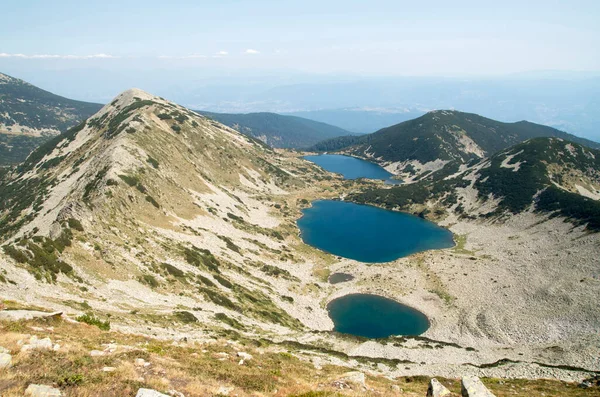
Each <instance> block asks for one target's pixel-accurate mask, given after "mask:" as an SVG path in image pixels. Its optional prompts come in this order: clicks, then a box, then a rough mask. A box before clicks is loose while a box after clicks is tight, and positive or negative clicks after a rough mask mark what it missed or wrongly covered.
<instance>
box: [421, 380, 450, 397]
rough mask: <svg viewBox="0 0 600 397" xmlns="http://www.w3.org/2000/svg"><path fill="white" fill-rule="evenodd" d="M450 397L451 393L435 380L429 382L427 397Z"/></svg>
mask: <svg viewBox="0 0 600 397" xmlns="http://www.w3.org/2000/svg"><path fill="white" fill-rule="evenodd" d="M450 395H452V392H451V391H450V390H448V389H447V388H446V386H444V385H442V384H441V383H440V382H439V381H438V380H437V379H435V378H432V379H431V380H430V381H429V388H428V389H427V397H445V396H450Z"/></svg>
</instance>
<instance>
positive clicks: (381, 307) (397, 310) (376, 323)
mask: <svg viewBox="0 0 600 397" xmlns="http://www.w3.org/2000/svg"><path fill="white" fill-rule="evenodd" d="M327 310H328V311H329V317H331V320H332V321H333V323H334V325H335V326H334V328H333V329H334V331H337V332H341V333H344V334H351V335H358V336H364V337H366V338H386V337H388V336H391V335H412V336H415V335H420V334H422V333H423V332H425V331H426V330H427V329H428V328H429V320H428V319H427V317H426V316H425V315H424V314H423V313H421V312H420V311H418V310H416V309H413V308H411V307H408V306H405V305H402V304H400V303H398V302H396V301H394V300H391V299H388V298H384V297H382V296H377V295H369V294H352V295H345V296H342V297H341V298H338V299H334V300H333V301H331V302H329V304H328V305H327Z"/></svg>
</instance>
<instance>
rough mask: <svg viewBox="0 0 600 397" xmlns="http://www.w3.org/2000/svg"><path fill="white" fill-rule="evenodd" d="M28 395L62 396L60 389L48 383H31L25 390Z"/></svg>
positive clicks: (34, 396) (35, 396) (43, 396)
mask: <svg viewBox="0 0 600 397" xmlns="http://www.w3.org/2000/svg"><path fill="white" fill-rule="evenodd" d="M25 395H26V396H31V397H61V396H62V393H61V392H60V390H58V389H55V388H54V387H51V386H46V385H29V386H28V387H27V390H25Z"/></svg>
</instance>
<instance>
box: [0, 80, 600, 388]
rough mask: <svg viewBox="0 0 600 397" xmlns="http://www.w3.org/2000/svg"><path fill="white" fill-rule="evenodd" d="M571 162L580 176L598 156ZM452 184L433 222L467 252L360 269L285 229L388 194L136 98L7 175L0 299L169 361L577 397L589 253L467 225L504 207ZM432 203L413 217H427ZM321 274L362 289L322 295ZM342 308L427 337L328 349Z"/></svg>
mask: <svg viewBox="0 0 600 397" xmlns="http://www.w3.org/2000/svg"><path fill="white" fill-rule="evenodd" d="M552 142H554V141H552ZM557 142H562V141H557ZM560 145H562V146H560ZM560 145H559V146H560V147H563V148H564V150H563V151H564V152H565V156H566V155H567V153H571V150H569V149H568V148H570V146H567V145H568V144H567V143H566V142H562V143H561V144H560ZM572 145H573V147H572V151H573V153H575V154H574V155H573V156H575V155H576V157H577V159H578V160H577V162H579V161H584V160H583V158H584V157H585V158H588V157H589V153H592V154H594V156H595V153H596V152H590V151H588V150H587V149H581V150H580V149H579V146H575V145H574V144H572ZM544 151H545V149H544V150H542V152H544ZM513 154H514V153H513V152H506V153H505V155H506V156H511V155H513ZM580 157H581V158H580ZM565 158H566V157H565ZM513 160H516V161H519V159H517V157H516V155H515V157H514V159H513ZM589 161H591V160H589ZM502 162H503V160H501V161H500V163H501V164H502ZM514 164H515V162H514V161H507V162H506V165H507V166H513V165H514ZM565 164H566V165H565V166H564V169H568V168H569V167H571V168H572V166H571V163H565ZM585 164H588V163H587V162H586V163H585ZM589 164H591V163H589ZM524 167H525V164H522V165H521V168H522V169H524ZM481 168H482V169H483V168H484V164H481ZM501 168H503V167H501ZM514 168H515V167H513V168H512V169H514ZM521 168H520V169H521ZM512 169H511V172H513V171H512ZM445 172H446V175H445V176H443V177H440V178H437V180H438V181H440V180H444V179H443V178H445V177H446V176H448V177H451V178H449V180H450V179H455V180H459V179H461V180H463V181H465V182H463V184H465V186H462V185H461V186H456V188H455V190H456V192H457V193H456V195H457V201H456V202H455V203H451V202H448V203H445V204H443V206H444V208H451V207H453V206H456V208H451V211H448V212H447V213H445V217H444V219H443V224H444V225H445V226H447V227H449V228H450V230H451V231H452V232H453V233H455V234H456V236H457V242H458V243H459V244H458V246H457V247H455V248H453V249H448V250H440V251H428V252H426V253H421V254H416V255H412V256H410V257H406V258H401V259H398V260H396V261H393V262H390V263H384V264H371V265H369V266H367V265H366V264H364V263H360V262H356V261H352V260H348V259H343V258H339V257H335V256H333V255H330V254H327V253H324V252H321V251H318V250H316V249H314V248H311V247H309V246H307V245H305V244H303V243H302V241H301V239H300V237H299V236H298V229H297V227H296V224H295V221H296V219H297V218H298V217H299V216H300V214H301V212H300V210H301V209H302V208H303V207H304V206H306V205H309V201H310V200H313V199H316V198H341V197H351V196H353V197H355V198H356V199H357V200H358V199H359V198H358V197H359V196H358V194H357V193H360V192H370V191H374V189H375V190H376V189H378V188H381V186H382V184H381V183H380V182H375V181H361V180H358V181H343V180H341V179H339V177H336V176H333V175H331V174H328V173H325V172H323V171H322V170H320V169H319V167H316V166H314V165H312V164H311V163H309V162H307V161H305V160H303V159H302V158H301V157H300V155H299V154H296V153H290V152H286V151H274V150H272V149H271V148H269V147H268V146H266V145H264V143H262V142H261V141H259V140H256V139H253V138H251V137H248V136H245V135H242V134H240V133H238V132H237V131H235V130H233V129H230V128H228V127H226V126H224V125H222V124H219V123H217V122H215V121H212V120H209V119H207V118H204V117H202V116H200V115H198V114H196V113H194V112H191V111H189V110H188V109H185V108H183V107H180V106H178V105H176V104H174V103H171V102H168V101H166V100H164V99H161V98H158V97H155V96H153V95H150V94H148V93H145V92H143V91H140V90H129V91H126V92H124V93H123V94H121V95H119V96H118V97H117V98H116V99H115V100H114V101H112V102H111V103H110V104H109V105H106V106H105V107H104V108H102V109H101V110H100V111H99V112H98V113H97V114H95V115H94V116H93V117H91V118H90V119H88V120H87V121H86V122H85V123H82V124H81V125H79V126H78V127H76V128H73V129H71V130H69V131H67V132H66V133H65V134H63V135H60V136H58V137H56V138H55V139H52V140H51V141H49V142H48V143H47V144H45V145H44V146H42V147H40V148H39V149H38V150H36V151H35V152H33V153H32V154H31V156H29V158H28V159H27V161H25V162H24V163H22V164H21V165H19V166H18V167H15V168H13V169H11V170H10V171H8V172H7V171H5V170H4V171H3V172H2V173H1V174H0V236H1V238H2V249H3V253H2V254H0V269H2V271H1V273H0V296H1V297H2V298H3V299H4V300H9V301H11V302H14V301H17V302H19V304H21V305H26V306H32V305H34V306H39V307H42V308H46V309H52V310H60V311H64V312H65V313H66V314H67V315H68V316H69V317H71V318H79V319H80V321H82V322H89V323H91V324H95V325H99V326H101V327H107V321H108V322H110V327H111V329H112V330H115V331H119V332H124V333H137V334H144V335H147V336H153V337H155V338H156V339H161V340H165V341H167V342H165V343H169V341H171V342H172V341H185V340H187V341H189V342H190V343H203V341H207V340H211V341H212V340H219V339H221V338H227V339H236V340H238V341H240V343H243V344H244V346H246V347H247V346H250V345H254V346H256V345H257V344H260V345H262V344H263V343H265V344H268V345H270V346H272V347H273V349H280V350H278V351H286V352H288V351H290V352H293V353H294V354H295V355H296V356H298V357H300V358H301V359H302V360H305V362H310V365H311V366H313V367H315V368H321V369H323V368H328V367H329V366H330V365H336V366H343V367H345V368H347V369H348V368H352V369H353V370H359V371H369V372H370V373H374V374H379V375H385V376H389V377H400V376H416V375H430V376H442V377H449V378H455V377H460V376H465V375H477V376H487V377H523V378H558V379H563V380H571V381H573V380H580V379H583V378H584V377H588V376H589V375H590V373H592V372H593V371H599V370H600V368H599V366H598V365H599V364H598V362H597V357H598V348H597V346H598V343H597V342H598V336H597V332H596V330H597V324H598V323H600V319H598V314H597V313H599V312H600V311H598V310H597V309H598V303H597V296H598V294H600V289H599V288H600V285H599V284H598V280H597V279H596V278H595V276H594V272H595V271H596V270H595V269H596V267H597V266H596V258H597V257H598V255H599V254H600V253H599V252H598V251H599V248H598V244H597V242H598V239H597V234H590V233H589V232H588V231H587V230H585V225H583V224H582V225H580V226H577V227H574V226H573V225H572V224H571V223H566V222H564V219H565V217H564V216H563V215H561V214H558V216H556V217H554V218H549V217H548V216H547V214H538V213H535V212H531V211H525V212H522V213H519V214H517V215H514V216H511V217H509V218H508V221H507V222H504V223H499V222H496V220H495V218H494V219H492V218H481V219H480V218H471V217H465V216H461V215H460V214H459V211H458V210H457V208H458V203H459V201H460V202H461V203H462V205H463V207H464V208H465V211H467V209H468V211H471V206H470V204H469V203H473V206H475V204H477V203H478V206H479V207H477V208H482V209H483V208H487V207H486V206H492V204H493V205H494V206H495V207H497V204H496V203H497V202H498V198H489V199H487V201H486V202H485V203H484V202H483V199H480V198H478V195H477V192H476V191H475V190H474V189H475V188H474V187H472V186H471V185H469V186H466V184H467V183H470V182H469V180H472V179H473V177H472V176H470V175H471V173H475V172H477V170H476V169H474V168H468V169H467V168H464V167H463V169H461V167H460V166H457V167H455V169H446V171H445ZM459 173H460V174H459ZM454 174H457V175H454ZM586 175H587V174H586ZM590 175H591V174H590ZM586 178H587V176H586ZM590 178H591V177H590ZM476 179H477V180H479V181H481V182H483V179H484V178H476ZM581 183H583V182H581V181H579V182H578V183H577V185H580V186H584V187H585V186H587V187H586V189H592V187H591V185H590V184H591V183H592V180H591V179H590V180H589V183H588V182H586V184H583V185H582V184H581ZM572 185H573V188H574V189H577V187H576V186H575V183H574V180H573V181H572ZM410 186H420V184H419V183H417V184H413V185H410ZM563 186H565V187H566V186H571V185H568V184H567V182H563ZM460 189H463V190H460ZM392 191H394V192H395V191H397V190H391V189H386V190H385V192H392ZM590 191H591V190H590ZM446 195H449V194H446ZM463 196H464V197H465V198H464V199H463V200H461V197H463ZM414 197H415V199H416V198H417V197H418V196H414ZM443 198H444V197H442V196H440V200H442V199H443ZM435 200H437V199H435ZM435 200H434V199H428V200H427V201H426V202H423V203H420V205H421V208H420V211H422V210H423V209H424V207H423V206H428V207H430V208H431V210H432V213H433V214H436V210H437V209H442V208H441V205H440V206H437V207H436V204H437V203H438V201H439V200H438V201H435ZM467 200H469V201H467ZM439 202H440V203H441V201H439ZM415 208H416V207H415ZM473 208H475V207H473ZM412 209H413V208H411V210H412ZM484 212H485V213H487V212H489V211H483V210H480V211H479V213H484ZM477 213H478V212H476V211H475V210H473V213H472V214H470V215H471V216H475V215H476V214H477ZM440 216H441V215H440ZM565 236H568V237H569V238H568V239H566V238H565ZM532 253H533V255H532ZM332 272H344V273H349V274H351V275H353V276H354V279H353V280H351V281H348V282H344V283H340V284H335V285H332V284H329V283H328V282H327V278H328V275H329V274H330V273H332ZM581 280H584V281H581ZM581 283H583V284H581ZM532 285H535V286H536V288H535V289H532ZM465 286H468V288H466V287H465ZM581 286H585V288H581ZM576 287H579V288H576ZM349 293H374V294H378V295H382V296H386V297H389V298H392V299H395V300H397V301H399V302H402V303H404V304H408V305H411V306H414V307H415V308H417V309H419V310H421V311H422V312H423V313H424V314H426V315H427V316H428V317H429V318H430V319H431V328H430V329H429V330H428V331H427V332H426V333H425V334H424V335H422V336H421V337H417V338H408V337H406V338H405V337H390V338H385V339H381V340H366V339H362V338H354V337H349V336H346V335H339V334H337V333H335V332H332V331H331V330H332V328H333V323H332V322H331V320H330V319H329V317H328V314H327V310H326V305H327V303H328V302H329V301H331V300H332V299H335V298H337V297H339V296H342V295H346V294H349ZM11 304H12V303H11ZM7 305H8V302H7ZM557 308H558V309H557ZM7 329H12V328H10V327H8V328H7ZM109 335H110V334H109ZM40 336H41V335H40ZM102 338H103V339H106V338H109V337H108V336H106V337H102ZM109 339H110V338H109ZM100 343H105V341H104V342H98V343H96V344H100ZM186 343H187V342H186ZM94 346H95V345H94ZM79 348H81V347H79ZM87 348H88V349H90V350H92V349H95V347H91V346H88V347H87ZM184 348H185V347H184ZM156 351H162V350H156ZM178 354H179V353H178ZM61 357H62V356H61ZM213 361H214V360H213ZM213 361H211V362H212V363H213V364H215V363H214V362H213ZM206 365H208V364H206ZM186 371H187V369H186ZM186 376H187V375H186ZM186 379H187V378H186Z"/></svg>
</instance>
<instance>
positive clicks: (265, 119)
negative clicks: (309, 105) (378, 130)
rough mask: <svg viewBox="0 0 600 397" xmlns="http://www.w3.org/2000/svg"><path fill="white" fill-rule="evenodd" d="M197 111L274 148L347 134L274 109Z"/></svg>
mask: <svg viewBox="0 0 600 397" xmlns="http://www.w3.org/2000/svg"><path fill="white" fill-rule="evenodd" d="M198 113H200V114H202V115H204V116H206V117H209V118H211V119H213V120H216V121H218V122H220V123H223V124H225V125H227V126H229V127H231V128H233V129H235V130H237V131H239V132H241V133H243V134H246V135H250V136H253V137H255V138H258V139H260V140H262V141H263V142H265V143H266V144H268V145H270V146H272V147H276V148H289V149H302V148H306V147H308V146H311V145H314V144H316V143H317V142H319V141H322V140H324V139H329V138H333V137H337V136H343V135H351V133H350V132H348V131H346V130H344V129H342V128H339V127H335V126H333V125H329V124H325V123H321V122H319V121H313V120H309V119H305V118H302V117H296V116H283V115H280V114H276V113H248V114H231V113H211V112H198Z"/></svg>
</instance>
